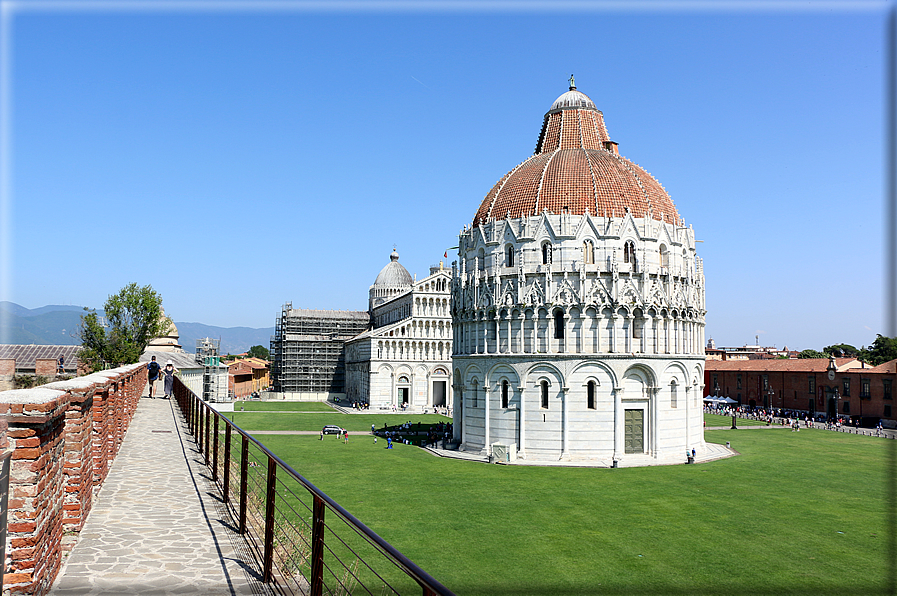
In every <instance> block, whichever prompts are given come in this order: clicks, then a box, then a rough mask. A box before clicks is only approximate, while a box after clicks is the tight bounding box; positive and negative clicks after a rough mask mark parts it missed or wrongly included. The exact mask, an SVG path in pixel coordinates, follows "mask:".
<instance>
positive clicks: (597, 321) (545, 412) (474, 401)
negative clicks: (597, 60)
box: [451, 77, 705, 466]
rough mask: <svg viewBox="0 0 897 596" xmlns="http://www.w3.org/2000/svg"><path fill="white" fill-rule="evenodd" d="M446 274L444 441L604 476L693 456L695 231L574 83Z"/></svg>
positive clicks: (698, 327)
mask: <svg viewBox="0 0 897 596" xmlns="http://www.w3.org/2000/svg"><path fill="white" fill-rule="evenodd" d="M458 251H459V257H460V259H459V262H458V263H456V264H454V265H453V267H452V281H451V293H452V294H451V298H452V300H451V316H452V323H453V336H452V340H453V342H452V345H453V352H454V354H453V357H452V367H453V368H452V384H453V389H454V405H455V408H454V413H453V418H454V432H455V438H456V440H458V441H460V443H461V447H460V448H461V449H462V450H466V451H472V452H477V453H490V452H491V451H492V446H493V445H494V444H496V443H497V444H499V445H504V446H506V447H507V448H508V449H511V450H512V451H513V452H514V453H516V455H517V456H518V457H521V458H526V459H528V460H536V461H557V460H569V461H578V460H583V461H590V462H592V463H593V464H594V463H597V464H598V465H608V466H615V465H618V464H620V463H625V464H626V465H640V464H641V465H646V464H650V463H668V462H669V463H672V462H676V461H684V460H685V453H686V450H689V451H690V450H691V449H695V450H696V451H702V450H703V449H704V439H703V415H702V407H701V395H702V388H703V377H704V349H703V347H704V314H705V310H704V308H705V304H704V275H703V267H702V262H701V259H700V258H699V257H698V256H697V254H696V251H695V236H694V231H693V230H692V229H691V228H690V227H688V226H686V225H685V223H684V221H683V219H682V218H681V217H680V215H679V213H678V212H677V210H676V207H675V206H674V204H673V202H672V200H671V199H670V197H669V195H668V194H667V192H666V191H665V190H664V189H663V187H662V186H661V185H660V184H659V183H658V182H657V180H655V179H654V178H653V177H652V176H651V175H650V174H648V173H647V172H646V171H645V170H643V169H642V168H640V167H639V166H638V165H636V164H634V163H633V162H631V161H629V160H627V159H626V158H624V157H622V156H621V155H620V153H619V149H618V145H617V143H615V142H614V141H612V140H611V139H610V137H609V135H608V133H607V129H606V127H605V123H604V118H603V114H602V112H601V111H599V110H598V109H597V108H596V107H595V104H594V103H593V102H592V100H591V99H590V98H589V97H588V96H586V95H585V94H583V93H582V92H580V91H578V90H577V89H576V87H575V85H574V84H573V81H572V77H571V85H570V89H569V91H567V92H566V93H564V94H563V95H561V96H560V97H559V98H558V99H557V100H556V101H555V102H554V104H553V105H552V106H551V108H550V109H549V111H548V112H547V113H546V114H545V117H544V120H543V125H542V130H541V132H540V134H539V138H538V142H537V146H536V151H535V154H534V155H533V156H532V157H530V158H529V159H527V160H526V161H524V162H522V163H521V164H520V165H518V166H517V167H515V168H514V169H512V170H511V171H510V172H508V173H507V174H506V175H505V176H503V177H502V178H501V180H499V181H498V183H497V184H496V185H495V186H494V187H493V188H492V190H491V191H490V192H489V193H488V194H487V195H486V197H485V199H484V200H483V202H482V204H481V205H480V207H479V209H478V210H477V212H476V214H475V215H474V218H473V221H472V223H471V224H470V225H469V226H466V227H465V228H464V229H463V230H462V231H461V234H460V238H459V248H458Z"/></svg>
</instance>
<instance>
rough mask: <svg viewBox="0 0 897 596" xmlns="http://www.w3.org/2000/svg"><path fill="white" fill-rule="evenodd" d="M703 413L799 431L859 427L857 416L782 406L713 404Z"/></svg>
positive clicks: (880, 427)
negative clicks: (763, 406)
mask: <svg viewBox="0 0 897 596" xmlns="http://www.w3.org/2000/svg"><path fill="white" fill-rule="evenodd" d="M704 413H705V414H718V415H721V416H735V417H737V418H743V419H746V420H759V421H765V422H766V425H767V426H771V425H773V424H775V425H782V426H786V427H791V430H792V431H795V432H796V431H799V430H800V428H801V426H803V427H804V428H825V429H830V430H843V429H846V428H854V429H855V430H856V429H859V428H860V422H861V420H860V417H859V416H853V417H851V416H838V417H836V418H835V419H832V420H828V419H827V418H828V417H827V416H826V415H825V414H824V413H820V412H812V413H811V412H808V411H802V410H785V409H782V408H777V409H770V410H767V409H765V408H753V409H751V408H748V407H745V406H724V407H717V406H713V405H706V406H704ZM882 430H883V428H882V422H881V420H879V421H878V425H877V426H876V427H875V431H876V434H879V435H880V434H881V433H882Z"/></svg>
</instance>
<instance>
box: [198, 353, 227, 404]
mask: <svg viewBox="0 0 897 596" xmlns="http://www.w3.org/2000/svg"><path fill="white" fill-rule="evenodd" d="M220 341H221V340H218V339H211V338H208V337H206V338H203V339H197V340H196V356H195V357H196V363H197V364H200V365H202V367H203V369H202V399H203V401H208V402H221V401H227V396H228V394H227V367H226V366H222V364H221V354H220V352H219V350H218V348H219V345H220Z"/></svg>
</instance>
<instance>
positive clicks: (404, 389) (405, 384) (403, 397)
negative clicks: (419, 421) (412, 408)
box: [396, 375, 411, 408]
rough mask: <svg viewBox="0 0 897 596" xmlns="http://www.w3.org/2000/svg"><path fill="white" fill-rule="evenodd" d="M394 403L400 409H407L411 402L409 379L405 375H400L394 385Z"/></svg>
mask: <svg viewBox="0 0 897 596" xmlns="http://www.w3.org/2000/svg"><path fill="white" fill-rule="evenodd" d="M396 401H397V402H398V406H399V407H400V408H401V407H407V406H408V404H409V402H410V401H411V379H409V378H408V376H407V375H400V376H399V381H398V383H396Z"/></svg>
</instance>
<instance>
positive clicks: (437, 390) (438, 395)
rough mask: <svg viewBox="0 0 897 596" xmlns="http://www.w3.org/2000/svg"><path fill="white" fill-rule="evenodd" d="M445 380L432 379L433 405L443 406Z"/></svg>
mask: <svg viewBox="0 0 897 596" xmlns="http://www.w3.org/2000/svg"><path fill="white" fill-rule="evenodd" d="M445 385H446V382H445V381H433V407H441V406H445Z"/></svg>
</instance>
